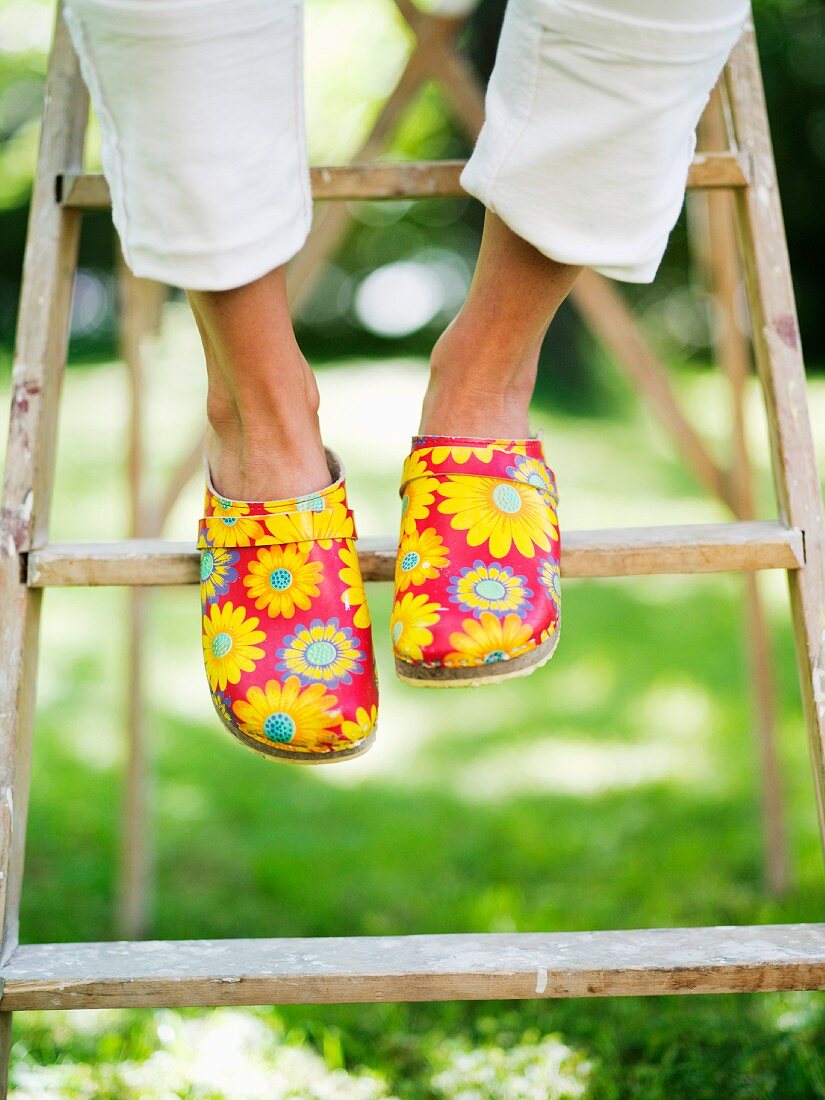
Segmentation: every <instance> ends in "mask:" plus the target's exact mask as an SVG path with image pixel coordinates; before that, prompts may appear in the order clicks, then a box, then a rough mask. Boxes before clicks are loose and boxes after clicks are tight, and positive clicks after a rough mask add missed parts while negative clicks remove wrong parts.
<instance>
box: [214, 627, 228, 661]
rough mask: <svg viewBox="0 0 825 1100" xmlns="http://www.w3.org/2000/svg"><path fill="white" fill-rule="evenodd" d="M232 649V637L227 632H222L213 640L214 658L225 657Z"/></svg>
mask: <svg viewBox="0 0 825 1100" xmlns="http://www.w3.org/2000/svg"><path fill="white" fill-rule="evenodd" d="M231 648H232V637H231V635H229V634H227V633H226V631H225V630H222V631H221V632H220V634H216V635H215V637H214V638H213V639H212V656H213V657H225V656H226V655H227V653H228V652H229V650H230V649H231Z"/></svg>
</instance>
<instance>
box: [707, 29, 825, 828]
mask: <svg viewBox="0 0 825 1100" xmlns="http://www.w3.org/2000/svg"><path fill="white" fill-rule="evenodd" d="M727 87H728V94H729V97H730V104H731V112H732V116H733V122H734V126H735V130H736V138H737V141H738V143H739V146H740V148H742V149H743V150H744V151H745V152H746V153H747V154H748V155H749V156H750V157H751V159H752V163H753V173H754V179H753V184H752V186H751V187H749V188H748V189H747V190H746V191H745V192H743V193H742V195H741V197H740V199H739V203H738V213H739V219H740V230H741V239H742V245H743V249H742V251H743V257H744V261H745V281H746V286H747V290H748V305H749V308H750V316H751V328H752V331H753V340H754V352H755V357H756V365H757V369H758V371H759V376H760V379H761V382H762V389H763V393H764V396H765V404H766V408H767V423H768V435H769V439H770V445H771V459H772V468H773V479H774V486H775V489H776V496H777V503H778V508H779V515H780V518H781V519H782V521H783V522H784V523H786V524H788V526H793V527H798V528H799V529H800V530H802V531H803V532H804V537H805V558H806V564H805V568H804V569H801V570H799V571H793V572H790V573H789V574H788V583H789V587H790V597H791V612H792V616H793V622H794V634H795V640H796V653H797V662H798V668H799V679H800V686H801V689H802V699H803V704H804V708H805V717H806V725H807V729H808V735H809V748H810V755H811V762H812V766H813V772H814V785H815V789H816V798H817V806H818V811H819V825H820V835H821V838H822V843H823V847H824V848H825V520H823V512H822V494H821V488H820V481H819V471H818V470H817V465H816V455H815V451H814V445H813V437H812V433H811V425H810V418H809V413H808V405H807V394H806V380H805V368H804V364H803V361H802V349H801V346H800V341H799V328H798V325H797V319H796V306H795V303H794V296H793V285H792V282H791V272H790V264H789V261H788V250H787V245H786V242H785V228H784V224H783V221H782V208H781V205H780V201H779V190H778V186H777V181H776V169H775V166H774V161H773V150H772V148H771V139H770V133H769V130H768V118H767V111H766V108H765V99H764V94H763V91H762V80H761V75H760V69H759V59H758V56H757V52H756V42H755V39H754V35H753V28H752V27H750V28H748V29H747V30H746V31H745V33H744V34H743V36H742V38H741V40H740V42H739V44H738V45H737V46H736V48H735V49H734V51H733V54H732V55H731V59H730V61H729V63H728V67H727Z"/></svg>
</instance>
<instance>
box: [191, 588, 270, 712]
mask: <svg viewBox="0 0 825 1100" xmlns="http://www.w3.org/2000/svg"><path fill="white" fill-rule="evenodd" d="M258 622H259V620H258V619H257V618H255V616H252V617H251V618H249V619H248V618H247V617H246V611H245V610H244V608H243V607H235V606H234V605H233V603H232V601H231V600H230V601H228V602H227V603H225V604H222V605H218V604H216V603H213V604H212V605H211V606H210V608H209V613H208V614H207V615H204V616H203V660H204V664H205V665H206V675H207V677H208V679H209V686H210V687H211V688H212V690H213V691H214V690H215V689H216V688H220V689H221V691H224V690H225V689H226V685H227V684H237V682H238V681H239V680H240V678H241V673H242V672H252V671H253V669H254V668H255V662H256V661H260V659H261V658H262V657H263V656H264V651H263V650H262V649H261V648H260V646H259V645H258V643H259V642H262V641H264V639H265V638H266V635H265V634H264V632H263V631H262V630H258V629H257V627H258Z"/></svg>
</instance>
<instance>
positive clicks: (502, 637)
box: [444, 611, 536, 668]
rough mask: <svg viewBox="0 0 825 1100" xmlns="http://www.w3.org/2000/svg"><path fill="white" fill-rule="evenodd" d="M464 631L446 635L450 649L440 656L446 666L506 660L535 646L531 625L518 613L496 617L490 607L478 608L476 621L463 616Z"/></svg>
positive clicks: (483, 663)
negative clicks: (451, 648)
mask: <svg viewBox="0 0 825 1100" xmlns="http://www.w3.org/2000/svg"><path fill="white" fill-rule="evenodd" d="M462 626H463V627H464V633H463V634H460V633H458V632H456V633H454V634H451V635H450V645H452V646H453V652H452V653H448V654H447V656H446V657H445V658H444V664H445V665H446V666H447V667H448V668H456V667H461V666H468V665H469V666H474V665H491V664H493V663H494V662H497V661H509V660H511V659H512V658H513V657H517V656H519V654H521V653H526V652H527V650H529V649H532V648H533V647H534V646H535V644H536V643H535V641H534V640H533V637H532V633H533V631H532V627H531V626H530V624H529V623H523V622H522V621H521V619H520V618H519V617H518V615H507V616H506V617H505V618H504V619H499V618H497V617H496V616H495V615H493V613H492V612H491V611H482V613H481V615H480V617H479V619H478V621H476V620H475V619H465V620H464V622H463V623H462Z"/></svg>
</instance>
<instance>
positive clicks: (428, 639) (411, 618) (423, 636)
mask: <svg viewBox="0 0 825 1100" xmlns="http://www.w3.org/2000/svg"><path fill="white" fill-rule="evenodd" d="M440 610H441V608H440V606H439V605H438V604H437V603H430V600H429V598H428V597H427V595H426V593H424V592H421V593H419V594H418V595H416V594H415V593H413V592H407V593H406V594H405V595H404V596H402V597H401V599H400V600H396V601H395V605H394V607H393V609H392V615H391V616H390V636H391V637H392V645H393V649H394V650H395V652H396V653H397V654H398V656H399V657H401V658H403V659H404V660H405V661H421V660H423V659H424V657H423V652H422V650H423V647H424V646H428V645H432V640H433V632H432V631H431V630H430V629H429V627H431V626H435V624H436V623H437V622H438V621H439V619H440V618H441V615H440V614H439V611H440Z"/></svg>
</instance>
